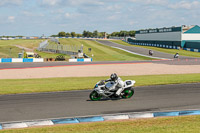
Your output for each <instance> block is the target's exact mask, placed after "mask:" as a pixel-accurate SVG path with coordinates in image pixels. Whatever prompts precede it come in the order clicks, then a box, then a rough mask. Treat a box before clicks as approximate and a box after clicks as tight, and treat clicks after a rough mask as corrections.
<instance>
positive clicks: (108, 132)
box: [0, 116, 200, 133]
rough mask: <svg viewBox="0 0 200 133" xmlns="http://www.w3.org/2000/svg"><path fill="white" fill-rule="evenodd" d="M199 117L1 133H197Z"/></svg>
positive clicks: (134, 120) (154, 119)
mask: <svg viewBox="0 0 200 133" xmlns="http://www.w3.org/2000/svg"><path fill="white" fill-rule="evenodd" d="M199 122H200V116H182V117H165V118H152V119H132V120H123V121H107V122H96V123H83V124H68V125H56V126H51V127H35V128H26V129H12V130H3V131H0V132H2V133H199V132H200V123H199Z"/></svg>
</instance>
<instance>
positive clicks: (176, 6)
mask: <svg viewBox="0 0 200 133" xmlns="http://www.w3.org/2000/svg"><path fill="white" fill-rule="evenodd" d="M169 7H170V8H172V9H194V8H199V7H200V2H199V1H192V2H191V1H189V2H187V1H180V2H177V3H175V4H171V5H169Z"/></svg>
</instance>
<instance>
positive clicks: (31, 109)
mask: <svg viewBox="0 0 200 133" xmlns="http://www.w3.org/2000/svg"><path fill="white" fill-rule="evenodd" d="M90 92H91V90H86V91H70V92H55V93H39V94H18V95H1V96H0V105H1V106H0V122H1V123H2V122H8V121H22V120H33V119H48V118H58V117H75V116H86V115H99V114H113V113H126V112H142V111H164V110H182V109H200V102H199V101H200V83H193V84H176V85H158V86H146V87H136V88H135V95H134V97H133V98H131V99H121V100H102V101H97V102H94V101H90V100H89V97H88V96H89V93H90Z"/></svg>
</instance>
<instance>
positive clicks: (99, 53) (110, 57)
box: [59, 39, 152, 61]
mask: <svg viewBox="0 0 200 133" xmlns="http://www.w3.org/2000/svg"><path fill="white" fill-rule="evenodd" d="M59 41H60V42H61V44H74V45H78V46H81V45H82V44H83V51H84V53H86V54H87V55H88V56H90V57H92V55H94V56H93V57H92V58H93V60H94V61H128V60H152V58H148V57H143V56H139V55H133V54H131V53H127V52H125V51H122V50H119V49H115V48H111V47H109V46H105V45H102V44H99V43H97V42H95V41H91V40H84V39H60V40H59ZM88 48H91V49H92V51H91V52H89V51H88Z"/></svg>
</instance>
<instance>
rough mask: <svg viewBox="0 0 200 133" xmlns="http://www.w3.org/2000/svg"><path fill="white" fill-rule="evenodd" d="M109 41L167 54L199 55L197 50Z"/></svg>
mask: <svg viewBox="0 0 200 133" xmlns="http://www.w3.org/2000/svg"><path fill="white" fill-rule="evenodd" d="M111 41H112V42H115V43H118V44H122V45H125V46H134V47H142V48H146V49H151V50H155V51H160V52H164V53H169V54H173V55H174V54H175V53H179V55H182V56H190V57H200V53H198V52H191V51H186V50H178V49H166V48H159V47H151V46H139V45H131V44H128V43H126V42H124V41H121V40H111Z"/></svg>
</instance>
